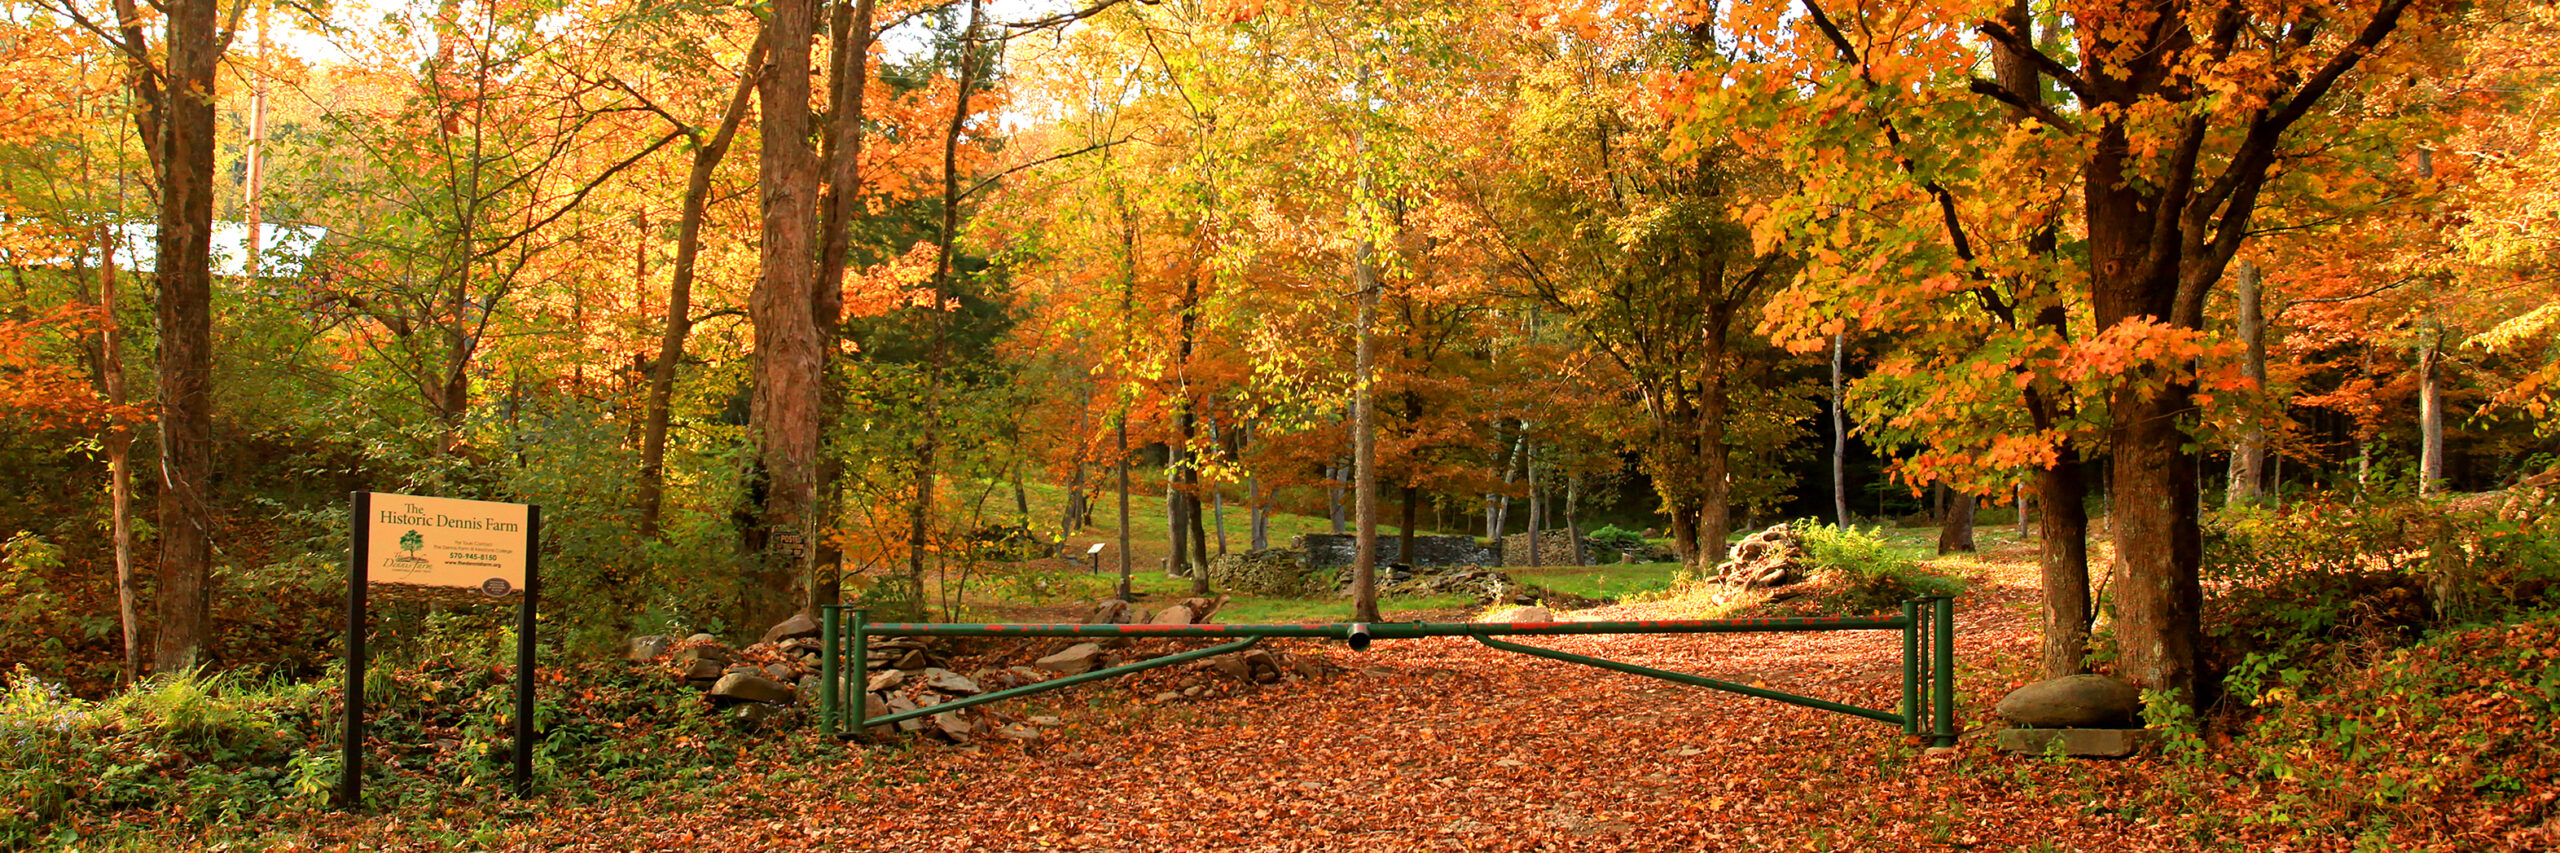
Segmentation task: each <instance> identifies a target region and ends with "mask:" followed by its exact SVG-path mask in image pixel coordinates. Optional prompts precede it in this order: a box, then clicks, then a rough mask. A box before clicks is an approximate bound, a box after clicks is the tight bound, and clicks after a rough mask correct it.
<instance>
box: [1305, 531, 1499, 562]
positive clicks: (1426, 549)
mask: <svg viewBox="0 0 2560 853" xmlns="http://www.w3.org/2000/svg"><path fill="white" fill-rule="evenodd" d="M1396 541H1397V540H1396V537H1394V536H1390V535H1384V534H1381V535H1380V536H1379V537H1378V564H1379V565H1382V566H1383V565H1386V564H1388V563H1392V562H1395V561H1396ZM1289 550H1292V551H1296V552H1298V553H1299V554H1300V555H1302V556H1301V557H1300V559H1301V560H1303V561H1304V562H1305V563H1306V566H1307V567H1308V568H1310V569H1323V568H1333V567H1336V566H1348V565H1351V562H1352V560H1353V559H1354V558H1355V557H1357V556H1358V555H1359V550H1360V537H1358V536H1354V535H1351V534H1348V533H1306V534H1300V535H1298V536H1296V537H1292V538H1291V539H1290V540H1289ZM1497 559H1499V552H1498V551H1496V550H1495V549H1492V548H1487V547H1485V546H1484V543H1481V542H1477V541H1476V540H1475V538H1474V537H1470V536H1416V537H1413V562H1414V564H1415V565H1418V566H1489V565H1493V564H1494V562H1495V561H1496V560H1497Z"/></svg>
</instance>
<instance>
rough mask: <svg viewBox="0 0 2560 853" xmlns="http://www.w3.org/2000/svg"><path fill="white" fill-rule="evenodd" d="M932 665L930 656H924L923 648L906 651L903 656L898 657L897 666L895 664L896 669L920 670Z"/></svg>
mask: <svg viewBox="0 0 2560 853" xmlns="http://www.w3.org/2000/svg"><path fill="white" fill-rule="evenodd" d="M932 665H933V659H932V658H929V657H926V656H925V653H924V650H923V649H917V650H915V651H912V652H908V653H906V655H905V656H904V657H900V658H898V666H897V668H898V669H912V670H922V669H924V668H925V667H929V666H932Z"/></svg>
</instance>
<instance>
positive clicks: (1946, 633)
mask: <svg viewBox="0 0 2560 853" xmlns="http://www.w3.org/2000/svg"><path fill="white" fill-rule="evenodd" d="M1929 604H1930V608H1929V609H1930V610H1931V613H1930V617H1931V618H1930V620H1929V621H1930V623H1931V624H1930V627H1931V628H1934V629H1936V634H1937V636H1936V637H1935V638H1934V642H1932V643H1930V645H1931V646H1932V647H1933V648H1932V649H1931V650H1930V651H1931V654H1930V656H1929V657H1930V660H1929V662H1930V664H1932V665H1933V666H1935V667H1936V668H1937V671H1936V672H1935V673H1933V674H1932V677H1931V678H1930V681H1931V682H1932V684H1931V685H1930V698H1931V699H1933V700H1935V702H1936V705H1937V708H1936V709H1935V711H1936V714H1935V715H1934V716H1935V717H1936V720H1935V721H1934V722H1935V724H1934V725H1933V726H1932V727H1931V730H1930V732H1929V745H1930V746H1954V745H1956V600H1955V599H1954V598H1952V597H1949V596H1939V597H1937V598H1936V599H1934V600H1932V601H1930V602H1929Z"/></svg>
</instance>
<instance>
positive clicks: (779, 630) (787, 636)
mask: <svg viewBox="0 0 2560 853" xmlns="http://www.w3.org/2000/svg"><path fill="white" fill-rule="evenodd" d="M817 635H818V620H815V619H811V618H809V614H806V613H794V614H791V618H789V619H784V620H782V622H781V623H779V624H776V625H774V626H773V627H771V628H767V629H765V631H764V641H765V642H768V643H779V642H782V641H784V640H797V639H800V638H802V637H815V636H817Z"/></svg>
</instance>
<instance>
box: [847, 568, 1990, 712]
mask: <svg viewBox="0 0 2560 853" xmlns="http://www.w3.org/2000/svg"><path fill="white" fill-rule="evenodd" d="M821 611H822V617H821V623H820V640H819V641H820V643H821V649H820V664H819V679H820V684H819V688H818V707H819V720H820V725H821V726H822V727H823V730H824V731H825V732H826V733H827V734H829V735H834V734H836V733H837V732H838V731H839V729H840V728H841V727H840V726H839V725H838V722H839V721H840V720H842V719H844V718H845V715H846V714H847V712H848V710H850V709H848V708H847V707H846V706H847V704H848V703H849V702H850V701H851V700H852V699H853V696H854V695H858V694H860V693H861V692H863V691H861V690H853V691H845V690H843V689H842V688H841V684H842V681H843V677H842V673H844V666H845V664H844V661H845V660H846V659H847V657H848V656H849V657H850V658H851V659H852V660H853V661H856V662H857V665H858V664H859V662H861V661H864V660H866V659H867V657H868V654H869V646H870V640H871V638H872V637H1123V638H1131V637H1198V638H1211V639H1232V640H1233V641H1232V642H1227V643H1221V644H1218V645H1214V646H1210V647H1208V648H1203V649H1194V650H1191V651H1187V652H1181V653H1178V654H1172V655H1167V656H1164V657H1159V658H1150V659H1147V660H1142V661H1135V662H1132V663H1127V664H1122V665H1119V666H1114V667H1110V668H1107V669H1098V670H1094V671H1092V672H1087V673H1082V674H1078V675H1070V676H1065V677H1062V678H1053V679H1050V680H1048V681H1043V682H1040V683H1038V684H1028V685H1023V686H1021V687H1014V688H1010V689H1006V690H998V691H995V692H992V693H983V694H979V695H977V696H970V697H965V698H961V699H954V700H951V701H948V702H944V703H941V704H938V705H929V706H926V707H923V708H917V709H913V710H908V711H899V712H896V713H892V714H888V715H885V716H880V717H872V718H869V719H862V720H861V721H860V724H859V725H855V726H852V727H851V728H850V730H849V732H848V733H849V734H856V735H858V734H860V733H861V732H864V731H867V730H868V729H870V728H871V727H872V726H885V725H890V724H893V723H896V722H898V721H901V720H907V719H912V718H915V717H921V716H925V715H929V714H939V713H942V712H945V711H956V710H959V709H962V708H966V707H969V706H972V705H982V704H985V703H988V702H996V701H1001V700H1005V699H1012V698H1016V697H1021V696H1028V695H1031V694H1034V693H1041V692H1045V691H1050V690H1057V689H1059V688H1063V687H1073V686H1075V685H1078V684H1083V683H1085V682H1089V681H1099V680H1101V679H1105V678H1112V677H1115V676H1121V675H1127V674H1129V673H1133V672H1139V671H1142V670H1149V669H1154V668H1156V667H1161V666H1172V665H1174V664H1178V663H1184V662H1186V661H1193V660H1199V659H1201V658H1208V657H1216V656H1218V655H1223V654H1230V653H1234V652H1240V651H1243V650H1245V649H1247V648H1250V647H1252V646H1253V645H1254V644H1255V643H1259V642H1261V641H1263V640H1264V639H1266V638H1270V637H1292V638H1313V639H1328V640H1342V641H1345V642H1347V643H1349V644H1350V646H1351V648H1352V650H1354V651H1362V650H1366V649H1367V648H1368V647H1369V643H1370V642H1371V641H1372V640H1406V639H1418V638H1422V637H1472V638H1474V639H1475V641H1476V642H1479V643H1483V644H1485V645H1487V646H1491V647H1493V648H1497V649H1502V650H1504V651H1511V652H1519V653H1521V654H1525V655H1531V656H1534V657H1542V658H1548V659H1552V660H1560V661H1565V662H1568V663H1578V664H1585V665H1589V666H1596V667H1600V668H1602V669H1609V670H1616V671H1618V672H1625V673H1632V674H1635V675H1642V676H1647V677H1651V678H1659V679H1662V680H1664V681H1671V682H1677V683H1680V684H1688V685H1694V686H1697V687H1706V688H1712V689H1715V690H1723V691H1727V692H1731V693H1740V694H1742V695H1745V696H1756V697H1759V698H1762V699H1771V700H1775V701H1779V702H1785V703H1788V704H1791V705H1802V706H1805V707H1807V708H1816V709H1820V710H1824V711H1832V712H1836V713H1841V714H1848V715H1850V716H1853V717H1863V718H1866V719H1870V720H1875V721H1878V722H1882V723H1889V724H1898V725H1900V726H1902V730H1903V732H1904V733H1906V734H1911V735H1921V734H1923V733H1924V731H1923V730H1924V726H1923V722H1922V721H1923V720H1924V719H1926V720H1927V725H1926V726H1925V730H1926V731H1925V733H1926V735H1927V737H1928V738H1929V743H1930V745H1931V746H1954V745H1955V742H1956V728H1955V601H1954V599H1951V598H1946V597H1934V598H1925V599H1912V600H1909V601H1905V602H1903V603H1902V613H1901V615H1898V616H1876V617H1820V616H1817V617H1770V618H1760V619H1657V620H1636V621H1622V622H1368V623H1360V622H1327V623H1314V624H1305V625H1073V624H1011V623H966V622H871V621H867V620H866V619H865V618H864V612H863V611H862V610H859V609H855V608H852V607H850V606H828V607H823V608H821ZM847 615H850V616H851V617H852V618H851V620H850V621H849V622H848V620H847V619H846V616H847ZM848 629H849V630H848ZM1802 631H1899V632H1901V633H1902V707H1901V709H1900V710H1899V711H1885V710H1879V709H1875V708H1866V707H1861V706H1857V705H1850V704H1846V703H1842V702H1833V701H1830V700H1826V699H1816V698H1813V697H1810V696H1798V695H1796V694H1793V693H1786V692H1781V691H1777V690H1770V689H1766V688H1761V687H1753V686H1750V685H1747V684H1736V683H1733V682H1730V681H1722V680H1718V679H1713V678H1707V677H1705V676H1700V675H1690V674H1688V673H1681V672H1671V671H1669V670H1662V669H1654V668H1652V667H1647V666H1638V665H1636V664H1631V663H1626V662H1623V661H1614V660H1609V659H1606V658H1597V657H1591V656H1588V655H1578V654H1574V653H1572V652H1561V651H1556V650H1554V649H1545V648H1539V647H1537V646H1528V645H1522V644H1519V643H1514V642H1509V641H1506V640H1497V639H1494V638H1495V637H1545V636H1565V635H1574V634H1739V633H1789V632H1802ZM853 707H854V708H857V709H858V708H861V707H862V706H860V705H855V706H853ZM1924 709H1925V710H1924ZM861 713H863V712H862V711H858V710H857V711H853V714H854V715H855V717H856V718H859V716H860V714H861Z"/></svg>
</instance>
